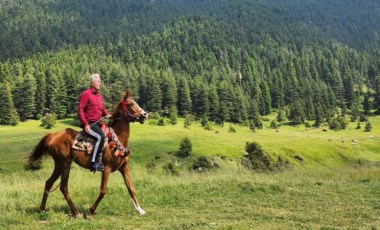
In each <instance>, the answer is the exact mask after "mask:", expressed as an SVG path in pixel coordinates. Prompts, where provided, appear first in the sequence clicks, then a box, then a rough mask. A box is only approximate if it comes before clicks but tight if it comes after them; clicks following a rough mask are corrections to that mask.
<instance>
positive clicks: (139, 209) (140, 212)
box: [136, 207, 146, 216]
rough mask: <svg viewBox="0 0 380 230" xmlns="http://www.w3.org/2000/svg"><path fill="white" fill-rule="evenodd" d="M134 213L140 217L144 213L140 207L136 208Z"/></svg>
mask: <svg viewBox="0 0 380 230" xmlns="http://www.w3.org/2000/svg"><path fill="white" fill-rule="evenodd" d="M136 211H137V212H138V213H139V214H140V216H143V215H145V213H146V212H145V211H144V210H143V209H142V208H141V207H138V208H136Z"/></svg>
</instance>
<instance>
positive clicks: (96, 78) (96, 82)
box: [90, 73, 101, 91]
mask: <svg viewBox="0 0 380 230" xmlns="http://www.w3.org/2000/svg"><path fill="white" fill-rule="evenodd" d="M90 78H91V87H92V88H93V89H95V90H96V91H98V90H100V85H101V81H100V75H99V74H97V73H95V74H93V75H91V77H90Z"/></svg>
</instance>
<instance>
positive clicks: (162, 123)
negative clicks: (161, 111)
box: [157, 117, 165, 126]
mask: <svg viewBox="0 0 380 230" xmlns="http://www.w3.org/2000/svg"><path fill="white" fill-rule="evenodd" d="M157 125H158V126H165V120H164V118H163V117H161V118H160V119H158V121H157Z"/></svg>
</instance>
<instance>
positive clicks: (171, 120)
mask: <svg viewBox="0 0 380 230" xmlns="http://www.w3.org/2000/svg"><path fill="white" fill-rule="evenodd" d="M169 123H170V124H172V125H176V124H177V123H178V117H177V115H176V114H174V113H172V114H170V117H169Z"/></svg>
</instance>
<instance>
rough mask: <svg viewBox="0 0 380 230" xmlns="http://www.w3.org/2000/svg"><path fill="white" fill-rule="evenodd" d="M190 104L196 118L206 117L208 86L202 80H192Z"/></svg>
mask: <svg viewBox="0 0 380 230" xmlns="http://www.w3.org/2000/svg"><path fill="white" fill-rule="evenodd" d="M192 95H193V96H192V106H193V110H192V111H193V112H194V113H195V116H196V117H198V118H201V117H204V116H206V117H208V115H209V107H210V105H209V98H208V88H207V86H206V85H205V84H204V83H203V82H202V80H196V81H195V82H194V86H193V90H192Z"/></svg>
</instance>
